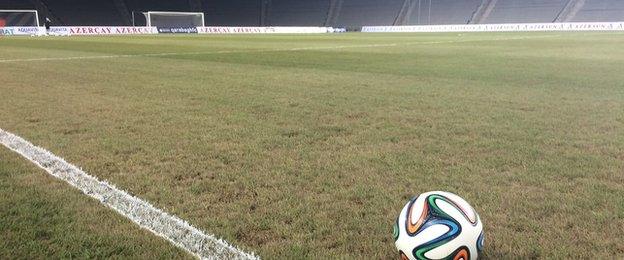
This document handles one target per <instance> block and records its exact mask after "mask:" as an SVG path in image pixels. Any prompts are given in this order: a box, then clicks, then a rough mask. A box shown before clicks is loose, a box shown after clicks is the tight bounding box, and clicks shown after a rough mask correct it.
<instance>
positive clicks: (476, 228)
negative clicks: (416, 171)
mask: <svg viewBox="0 0 624 260" xmlns="http://www.w3.org/2000/svg"><path fill="white" fill-rule="evenodd" d="M394 241H395V245H396V247H397V249H398V250H399V253H400V254H401V259H453V260H458V259H463V260H474V259H477V257H478V255H479V253H480V252H481V250H482V249H483V224H482V223H481V219H479V215H478V214H477V212H476V211H475V210H474V209H473V208H472V207H471V206H470V204H468V202H466V201H465V200H464V199H462V198H461V197H459V196H457V195H455V194H453V193H449V192H443V191H433V192H427V193H423V194H421V195H419V196H417V197H415V198H413V199H412V200H410V201H409V202H408V203H407V205H405V207H403V210H402V211H401V215H399V217H398V218H397V220H396V223H395V224H394Z"/></svg>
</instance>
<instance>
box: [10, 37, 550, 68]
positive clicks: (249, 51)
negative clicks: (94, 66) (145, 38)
mask: <svg viewBox="0 0 624 260" xmlns="http://www.w3.org/2000/svg"><path fill="white" fill-rule="evenodd" d="M558 36H561V35H559V34H557V35H539V36H532V37H529V36H524V37H522V36H521V37H506V38H493V39H475V40H448V41H429V42H405V43H380V44H359V45H338V46H326V47H301V48H284V49H267V50H258V49H256V50H229V51H204V52H163V53H144V54H121V55H99V56H72V57H51V58H27V59H6V60H0V63H11V62H35V61H67V60H96V59H118V58H134V57H166V56H177V55H206V54H228V53H263V52H291V51H313V50H337V49H351V48H378V47H396V46H409V45H431V44H445V43H464V42H488V41H511V40H526V39H540V38H552V37H558Z"/></svg>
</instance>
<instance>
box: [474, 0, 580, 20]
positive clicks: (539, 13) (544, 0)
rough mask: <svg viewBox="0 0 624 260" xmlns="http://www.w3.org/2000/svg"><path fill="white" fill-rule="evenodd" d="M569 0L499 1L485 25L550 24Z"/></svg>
mask: <svg viewBox="0 0 624 260" xmlns="http://www.w3.org/2000/svg"><path fill="white" fill-rule="evenodd" d="M567 2H568V0H498V2H497V3H496V5H495V6H494V9H493V10H492V12H491V13H490V15H489V16H488V17H487V18H486V19H485V23H517V22H522V23H550V22H553V21H554V20H555V18H556V17H557V15H558V14H559V12H561V10H563V8H564V7H565V5H566V4H567Z"/></svg>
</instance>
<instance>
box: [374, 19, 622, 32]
mask: <svg viewBox="0 0 624 260" xmlns="http://www.w3.org/2000/svg"><path fill="white" fill-rule="evenodd" d="M539 31H543V32H545V31H624V22H614V23H518V24H511V23H509V24H455V25H416V26H364V27H362V32H369V33H375V32H377V33H379V32H539Z"/></svg>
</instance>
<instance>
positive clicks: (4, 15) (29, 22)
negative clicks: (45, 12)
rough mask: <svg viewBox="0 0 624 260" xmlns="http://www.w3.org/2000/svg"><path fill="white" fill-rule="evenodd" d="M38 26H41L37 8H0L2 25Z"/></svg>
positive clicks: (0, 22)
mask: <svg viewBox="0 0 624 260" xmlns="http://www.w3.org/2000/svg"><path fill="white" fill-rule="evenodd" d="M4 26H7V27H12V26H36V27H39V14H38V13H37V10H0V27H4Z"/></svg>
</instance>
